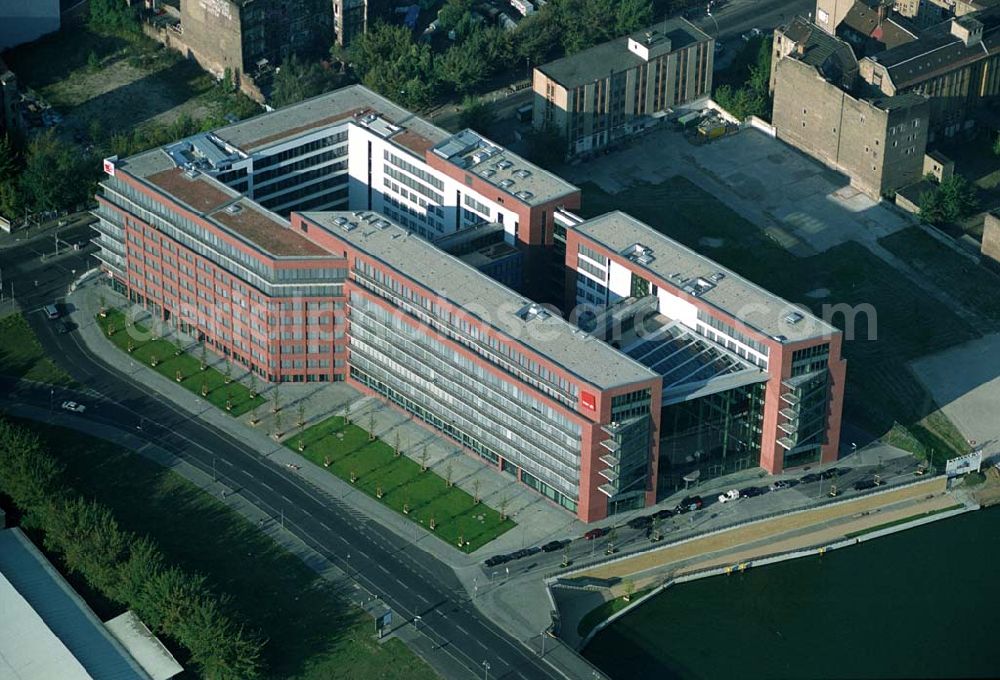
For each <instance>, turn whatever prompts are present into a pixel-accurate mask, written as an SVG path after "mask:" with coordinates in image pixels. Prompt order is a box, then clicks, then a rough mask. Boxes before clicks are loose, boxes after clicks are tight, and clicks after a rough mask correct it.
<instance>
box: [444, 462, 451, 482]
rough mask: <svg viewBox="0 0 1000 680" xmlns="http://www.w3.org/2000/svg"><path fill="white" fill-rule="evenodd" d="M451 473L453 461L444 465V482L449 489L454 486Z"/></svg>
mask: <svg viewBox="0 0 1000 680" xmlns="http://www.w3.org/2000/svg"><path fill="white" fill-rule="evenodd" d="M451 475H452V467H451V462H450V461H449V462H448V463H445V466H444V483H445V486H447V487H448V488H449V489H450V488H451V486H452V481H451Z"/></svg>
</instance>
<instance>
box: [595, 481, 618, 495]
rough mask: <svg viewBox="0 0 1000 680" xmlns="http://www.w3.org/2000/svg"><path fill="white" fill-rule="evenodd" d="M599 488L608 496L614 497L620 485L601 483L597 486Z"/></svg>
mask: <svg viewBox="0 0 1000 680" xmlns="http://www.w3.org/2000/svg"><path fill="white" fill-rule="evenodd" d="M597 490H598V491H600V492H601V493H603V494H604V495H605V496H607V497H608V498H614V497H615V494H617V493H618V487H617V486H616V485H614V484H601V485H600V486H599V487H597Z"/></svg>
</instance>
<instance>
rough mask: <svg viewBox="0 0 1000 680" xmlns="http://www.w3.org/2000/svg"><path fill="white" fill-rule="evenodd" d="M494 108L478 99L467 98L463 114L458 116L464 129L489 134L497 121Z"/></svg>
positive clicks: (464, 102)
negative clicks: (490, 128)
mask: <svg viewBox="0 0 1000 680" xmlns="http://www.w3.org/2000/svg"><path fill="white" fill-rule="evenodd" d="M496 118H497V116H496V113H494V111H493V108H492V107H491V106H490V105H489V104H487V103H486V102H484V101H483V100H482V99H479V98H478V97H466V98H465V100H464V101H463V102H462V112H461V113H460V114H459V116H458V120H459V124H460V125H461V126H462V127H467V128H472V129H473V130H475V131H476V132H478V133H480V134H483V135H485V134H487V133H488V131H489V127H490V126H491V125H492V124H493V123H494V122H495V121H496Z"/></svg>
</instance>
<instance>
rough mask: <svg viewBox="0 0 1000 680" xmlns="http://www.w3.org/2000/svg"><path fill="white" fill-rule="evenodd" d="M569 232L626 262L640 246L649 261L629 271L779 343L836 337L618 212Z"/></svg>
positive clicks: (827, 328)
mask: <svg viewBox="0 0 1000 680" xmlns="http://www.w3.org/2000/svg"><path fill="white" fill-rule="evenodd" d="M572 229H573V230H574V231H577V232H579V233H580V234H581V235H583V236H585V237H586V238H588V239H590V240H592V241H594V242H595V243H598V244H600V245H602V246H604V247H605V248H606V249H607V250H609V251H611V252H612V253H616V254H618V255H620V256H622V257H623V258H625V259H627V260H628V259H630V255H631V254H635V253H636V252H637V251H636V250H635V247H636V246H637V245H639V246H644V247H645V248H646V249H648V257H646V258H643V259H644V260H645V261H643V262H639V261H636V260H631V261H630V266H631V267H633V268H634V269H637V270H639V271H643V270H644V271H647V272H649V273H650V274H652V275H653V276H655V277H657V278H658V279H660V280H662V281H664V282H666V283H668V284H671V285H673V286H674V287H676V288H677V289H678V290H685V289H686V288H688V287H692V290H695V291H696V292H697V294H695V293H691V291H690V290H689V291H688V292H689V293H691V294H692V295H695V297H697V298H698V299H699V300H704V301H705V302H707V303H708V304H709V305H711V306H713V307H715V308H716V309H718V310H719V311H721V312H723V313H725V314H726V315H728V316H729V317H731V318H735V319H738V320H739V321H741V322H743V323H745V324H746V325H748V326H750V327H751V328H753V329H756V330H757V331H759V332H761V333H762V334H764V335H766V336H768V337H770V338H772V339H774V340H778V341H779V342H782V343H785V342H797V341H801V340H809V339H812V338H815V337H821V336H823V335H829V334H832V333H839V331H838V330H837V329H836V328H834V327H833V326H831V325H830V324H828V323H826V322H825V321H823V320H821V319H820V318H819V317H816V316H815V315H813V314H811V313H809V312H808V311H806V310H804V309H803V308H801V307H798V306H796V305H793V304H792V303H790V302H788V301H787V300H784V299H783V298H780V297H778V296H777V295H775V294H774V293H771V292H769V291H767V290H765V289H764V288H761V287H760V286H758V285H756V284H755V283H752V282H750V281H748V280H747V279H745V278H743V277H742V276H740V275H739V274H737V273H735V272H733V271H732V270H730V269H727V268H725V267H723V266H722V265H721V264H719V263H718V262H715V261H714V260H711V259H709V258H707V257H705V256H704V255H701V254H699V253H697V252H695V251H694V250H692V249H690V248H688V247H687V246H685V245H683V244H681V243H678V242H677V241H675V240H673V239H671V238H669V237H667V236H664V235H663V234H661V233H660V232H658V231H656V230H655V229H653V228H652V227H650V226H649V225H648V224H645V223H644V222H640V221H639V220H637V219H635V218H634V217H632V216H631V215H628V214H626V213H623V212H621V211H616V212H610V213H607V214H604V215H601V216H599V217H595V218H593V219H590V220H586V221H585V222H582V223H581V224H578V225H576V226H575V227H572ZM720 274H721V276H719V275H720ZM792 313H798V314H799V315H800V317H799V320H798V321H797V322H795V323H790V322H789V321H786V317H787V316H788V315H789V314H792Z"/></svg>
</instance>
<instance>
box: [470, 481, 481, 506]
mask: <svg viewBox="0 0 1000 680" xmlns="http://www.w3.org/2000/svg"><path fill="white" fill-rule="evenodd" d="M482 485H483V483H482V481H481V480H479V479H474V480H472V502H473V503H475V504H476V505H479V501H480V498H479V489H480V487H482Z"/></svg>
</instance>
